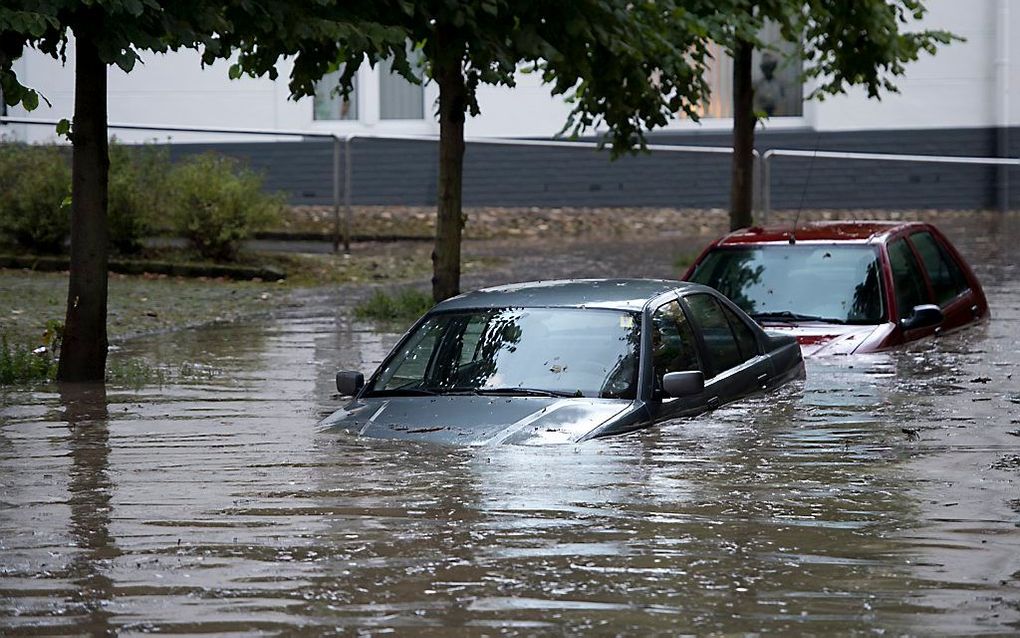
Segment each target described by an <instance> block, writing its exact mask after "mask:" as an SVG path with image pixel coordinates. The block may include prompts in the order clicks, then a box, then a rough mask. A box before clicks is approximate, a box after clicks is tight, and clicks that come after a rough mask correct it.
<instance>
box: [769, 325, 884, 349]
mask: <svg viewBox="0 0 1020 638" xmlns="http://www.w3.org/2000/svg"><path fill="white" fill-rule="evenodd" d="M762 325H763V327H764V328H765V330H767V331H768V332H773V333H777V334H785V335H792V336H794V337H797V341H798V342H799V343H800V349H801V352H803V353H804V356H805V357H818V356H824V355H834V354H853V353H855V352H872V351H874V350H877V349H878V348H879V347H880V346H881V342H882V340H883V339H884V338H885V336H886V335H887V334H888V329H889V326H888V324H879V325H865V326H854V325H840V324H831V323H811V324H799V325H790V324H788V323H769V322H765V323H764V324H762Z"/></svg>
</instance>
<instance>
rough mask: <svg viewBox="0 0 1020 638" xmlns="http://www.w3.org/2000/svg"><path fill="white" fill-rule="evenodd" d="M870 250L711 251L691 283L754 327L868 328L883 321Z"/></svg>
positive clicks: (876, 270)
mask: <svg viewBox="0 0 1020 638" xmlns="http://www.w3.org/2000/svg"><path fill="white" fill-rule="evenodd" d="M879 272H880V271H879V265H878V255H877V250H876V248H875V247H873V246H864V245H857V246H855V245H848V246H840V245H834V244H825V245H819V244H799V245H787V244H784V245H777V246H748V247H740V248H717V249H715V250H713V251H712V252H710V253H709V254H708V255H707V256H706V257H705V259H703V260H702V261H701V263H700V264H698V267H697V268H696V269H695V271H694V274H693V275H692V276H691V278H690V279H691V281H694V282H697V283H700V284H705V285H708V286H711V287H713V288H715V289H716V290H718V291H719V292H721V293H722V294H724V295H726V296H727V297H729V298H730V299H732V300H733V302H734V303H736V304H737V305H738V306H740V307H741V308H742V309H743V310H744V312H746V313H747V314H749V315H751V316H752V317H754V318H755V319H758V320H760V321H791V322H796V321H823V322H828V323H851V324H874V323H881V322H882V321H884V320H885V309H884V307H883V303H882V294H881V288H880V284H879V279H880V278H879Z"/></svg>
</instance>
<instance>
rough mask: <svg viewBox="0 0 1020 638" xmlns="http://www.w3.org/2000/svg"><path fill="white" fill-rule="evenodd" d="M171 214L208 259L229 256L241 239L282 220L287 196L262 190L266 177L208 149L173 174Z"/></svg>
mask: <svg viewBox="0 0 1020 638" xmlns="http://www.w3.org/2000/svg"><path fill="white" fill-rule="evenodd" d="M168 182H169V185H168V188H169V201H168V204H169V208H170V211H169V212H170V220H171V222H172V223H173V225H174V228H175V230H177V232H179V233H180V234H181V235H182V236H184V237H186V238H187V239H188V240H189V241H190V242H191V244H192V245H193V246H194V247H195V249H196V250H198V252H199V253H200V254H201V255H202V256H203V257H206V258H208V259H213V260H216V261H229V260H232V259H234V258H235V257H236V256H237V251H238V248H239V247H240V243H241V241H242V240H244V239H246V238H248V237H249V236H250V235H251V233H252V232H254V231H255V230H258V229H260V228H264V227H266V226H268V225H270V224H273V223H275V222H277V220H278V219H279V215H280V211H281V209H282V207H283V199H282V198H281V197H280V196H278V195H269V194H266V193H264V192H263V191H262V178H261V177H260V176H259V175H257V174H256V173H254V172H253V171H251V170H250V169H247V168H244V167H243V166H241V165H240V164H239V163H238V162H237V161H236V160H234V159H231V158H229V157H224V156H218V155H212V154H206V155H199V156H197V157H193V158H191V159H189V160H186V161H184V162H182V163H180V164H178V165H177V166H176V167H175V168H174V169H173V170H172V171H171V172H170V174H169V176H168Z"/></svg>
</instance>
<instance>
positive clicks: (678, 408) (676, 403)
mask: <svg viewBox="0 0 1020 638" xmlns="http://www.w3.org/2000/svg"><path fill="white" fill-rule="evenodd" d="M650 328H651V357H650V361H651V363H652V396H651V402H650V403H649V406H650V411H651V412H652V417H653V418H654V419H665V418H669V417H673V416H680V415H683V414H687V413H693V412H699V411H702V410H704V409H705V402H706V400H705V395H704V393H701V394H697V395H693V396H686V397H680V398H676V397H668V396H665V395H664V394H663V391H662V377H663V375H665V374H666V373H668V372H684V371H688V370H701V371H702V372H704V370H705V369H704V367H703V365H702V362H701V353H700V345H699V341H698V339H697V337H696V336H695V334H694V329H693V328H692V326H691V322H690V320H689V319H688V318H687V315H686V314H685V313H684V310H683V308H682V307H681V306H680V303H679V302H678V301H677V300H676V299H673V300H671V301H669V302H667V303H664V304H662V305H661V306H659V307H658V308H656V309H655V310H654V311H653V312H652V314H651V324H650ZM705 376H706V377H707V376H708V375H707V374H706V375H705Z"/></svg>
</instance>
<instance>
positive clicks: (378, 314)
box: [354, 288, 432, 325]
mask: <svg viewBox="0 0 1020 638" xmlns="http://www.w3.org/2000/svg"><path fill="white" fill-rule="evenodd" d="M431 307H432V296H431V295H428V294H426V293H424V292H422V291H420V290H416V289H414V288H407V289H404V290H400V291H398V292H396V293H395V294H392V295H391V294H388V293H386V292H384V291H382V290H376V291H375V292H374V293H372V296H371V297H369V298H368V299H367V300H366V301H364V302H362V303H360V304H358V305H357V306H355V307H354V316H355V317H357V318H358V319H370V320H374V321H382V322H391V323H401V324H405V325H410V324H411V323H413V322H414V321H415V320H417V319H418V317H420V316H422V315H423V314H425V313H426V312H428V310H429V309H430V308H431Z"/></svg>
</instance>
